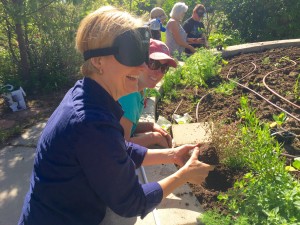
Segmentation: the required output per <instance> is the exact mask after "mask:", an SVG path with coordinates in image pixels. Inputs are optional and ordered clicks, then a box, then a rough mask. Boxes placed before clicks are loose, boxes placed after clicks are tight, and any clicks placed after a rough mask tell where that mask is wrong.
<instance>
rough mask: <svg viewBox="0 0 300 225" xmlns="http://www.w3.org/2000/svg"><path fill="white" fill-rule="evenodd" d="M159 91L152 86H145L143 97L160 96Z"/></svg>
mask: <svg viewBox="0 0 300 225" xmlns="http://www.w3.org/2000/svg"><path fill="white" fill-rule="evenodd" d="M160 96H161V95H160V93H159V91H158V90H156V89H154V88H147V89H146V90H145V94H144V97H145V98H150V97H159V98H160Z"/></svg>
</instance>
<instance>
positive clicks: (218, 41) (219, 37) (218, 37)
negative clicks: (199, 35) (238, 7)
mask: <svg viewBox="0 0 300 225" xmlns="http://www.w3.org/2000/svg"><path fill="white" fill-rule="evenodd" d="M231 40H232V37H231V36H230V35H225V34H223V33H213V34H210V36H209V38H208V41H209V44H210V45H211V46H212V47H216V48H217V49H218V50H222V47H223V48H227V46H228V44H229V43H230V42H231Z"/></svg>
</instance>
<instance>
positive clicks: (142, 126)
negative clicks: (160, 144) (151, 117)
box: [135, 122, 153, 133]
mask: <svg viewBox="0 0 300 225" xmlns="http://www.w3.org/2000/svg"><path fill="white" fill-rule="evenodd" d="M152 131H153V123H151V122H139V123H138V124H137V126H136V129H135V133H146V132H152Z"/></svg>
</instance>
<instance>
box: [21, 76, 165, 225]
mask: <svg viewBox="0 0 300 225" xmlns="http://www.w3.org/2000/svg"><path fill="white" fill-rule="evenodd" d="M122 115H123V111H122V108H121V106H120V105H119V103H118V102H116V101H115V100H114V99H113V98H112V97H111V96H110V95H109V94H108V93H107V92H106V91H105V90H104V89H103V88H102V87H101V86H100V85H99V84H98V83H96V82H95V81H94V80H92V79H90V78H84V79H82V80H79V81H78V82H77V83H76V84H75V85H74V87H73V88H71V89H70V90H69V91H68V93H67V94H66V95H65V97H64V99H63V100H62V102H61V103H60V105H59V106H58V107H57V109H56V110H55V111H54V113H53V114H52V116H51V117H50V119H49V120H48V122H47V125H46V127H45V129H44V130H43V132H42V135H41V137H40V139H39V142H38V145H37V150H36V156H35V161H34V167H33V172H32V176H31V180H30V188H29V191H28V193H27V195H26V197H25V201H24V206H23V209H22V213H21V217H20V220H19V224H30V225H77V224H78V225H98V224H99V223H100V222H101V221H102V220H103V218H104V216H105V210H106V207H110V208H111V209H112V210H113V211H114V212H115V213H117V214H119V215H121V216H124V217H132V216H137V215H140V216H142V217H144V216H145V215H146V214H147V213H148V212H150V211H151V210H152V209H153V208H154V207H156V206H157V204H159V203H160V201H161V200H162V195H163V193H162V189H161V187H160V185H159V184H158V183H156V182H154V183H148V184H143V185H142V184H140V183H139V181H138V177H137V176H136V173H135V169H136V168H138V167H140V166H141V163H142V161H143V159H144V157H145V154H146V152H147V149H146V148H144V147H141V146H139V145H136V144H133V143H127V142H125V140H124V131H123V128H122V127H121V125H120V123H119V121H120V118H121V117H122Z"/></svg>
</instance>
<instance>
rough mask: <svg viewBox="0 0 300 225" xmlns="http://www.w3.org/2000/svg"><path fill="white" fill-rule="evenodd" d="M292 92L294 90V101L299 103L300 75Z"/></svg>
mask: <svg viewBox="0 0 300 225" xmlns="http://www.w3.org/2000/svg"><path fill="white" fill-rule="evenodd" d="M293 90H294V96H295V99H296V100H297V101H299V100H300V74H298V77H297V79H296V82H295V85H294V88H293Z"/></svg>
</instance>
